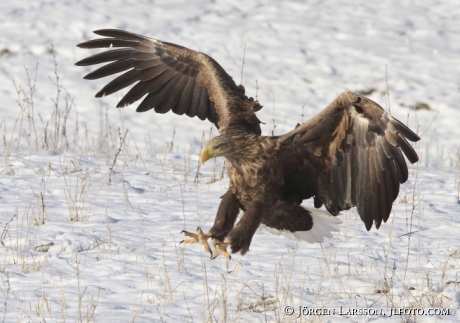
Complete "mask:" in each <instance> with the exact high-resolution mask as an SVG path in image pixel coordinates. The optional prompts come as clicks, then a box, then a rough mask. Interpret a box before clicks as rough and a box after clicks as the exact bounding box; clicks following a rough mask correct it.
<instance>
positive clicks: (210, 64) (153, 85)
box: [76, 29, 261, 133]
mask: <svg viewBox="0 0 460 323" xmlns="http://www.w3.org/2000/svg"><path fill="white" fill-rule="evenodd" d="M94 33H95V34H97V35H101V36H105V37H108V38H101V39H94V40H90V41H87V42H84V43H81V44H79V45H77V46H78V47H81V48H105V47H109V48H115V49H111V50H108V51H105V52H102V53H99V54H95V55H93V56H90V57H88V58H85V59H83V60H81V61H79V62H77V63H76V65H78V66H87V65H95V64H100V63H107V62H111V63H109V64H106V65H104V66H102V67H100V68H98V69H97V70H95V71H93V72H91V73H89V74H88V75H86V76H85V79H89V80H93V79H99V78H101V77H105V76H109V75H113V74H116V73H120V72H125V71H127V72H125V73H123V74H122V75H120V76H118V77H117V78H115V79H114V80H112V81H111V82H110V83H108V84H107V85H106V86H104V87H103V88H102V89H101V90H100V91H99V92H98V93H97V94H96V97H102V96H105V95H109V94H112V93H114V92H117V91H119V90H121V89H124V88H126V87H128V86H130V85H132V84H134V83H136V82H137V83H136V84H135V85H134V86H133V87H132V88H131V89H130V90H129V91H128V92H127V93H126V94H125V96H124V97H123V98H122V99H121V101H120V102H119V103H118V105H117V107H124V106H127V105H130V104H132V103H133V102H135V101H137V100H139V99H141V98H142V97H143V96H144V95H147V96H146V97H145V98H144V100H143V101H142V103H141V104H140V105H139V106H138V107H137V111H138V112H143V111H148V110H150V109H152V108H153V109H155V112H158V113H166V112H168V111H170V110H172V111H173V112H174V113H176V114H179V115H182V114H184V113H185V114H186V115H188V116H189V117H195V116H197V117H198V118H200V119H201V120H205V119H208V120H209V121H211V122H212V123H214V124H215V125H216V126H217V127H218V128H219V129H220V130H221V131H222V130H223V129H226V128H227V127H229V126H240V127H244V128H245V129H246V130H247V131H249V132H255V133H260V127H259V123H260V121H259V120H258V119H257V117H256V116H255V114H254V112H255V111H258V110H259V109H260V108H261V106H260V105H259V104H258V102H257V101H254V100H253V99H252V98H247V97H246V96H245V95H244V88H243V87H241V86H240V87H238V86H237V85H236V84H235V82H234V81H233V79H232V78H231V77H230V76H229V75H228V74H227V73H226V72H225V70H224V69H223V68H222V67H221V66H220V65H219V64H218V63H217V62H216V61H215V60H213V59H212V58H211V57H209V56H207V55H206V54H203V53H199V52H196V51H193V50H191V49H188V48H185V47H182V46H179V45H175V44H171V43H167V42H162V41H159V40H156V39H153V38H149V37H145V36H141V35H138V34H134V33H130V32H127V31H123V30H116V29H102V30H96V31H94Z"/></svg>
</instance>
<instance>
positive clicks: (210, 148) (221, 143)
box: [200, 135, 234, 164]
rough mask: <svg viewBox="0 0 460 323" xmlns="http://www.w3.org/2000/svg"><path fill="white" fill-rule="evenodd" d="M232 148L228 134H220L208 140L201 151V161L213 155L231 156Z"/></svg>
mask: <svg viewBox="0 0 460 323" xmlns="http://www.w3.org/2000/svg"><path fill="white" fill-rule="evenodd" d="M233 152H234V149H233V146H232V145H231V141H230V140H229V138H228V136H226V135H220V136H217V137H214V138H212V139H211V140H209V141H208V144H207V145H206V147H205V148H204V150H203V151H202V153H201V157H200V159H201V163H202V164H204V163H205V162H206V161H207V160H208V159H211V158H214V157H220V156H223V157H227V158H228V157H231V155H232V154H233Z"/></svg>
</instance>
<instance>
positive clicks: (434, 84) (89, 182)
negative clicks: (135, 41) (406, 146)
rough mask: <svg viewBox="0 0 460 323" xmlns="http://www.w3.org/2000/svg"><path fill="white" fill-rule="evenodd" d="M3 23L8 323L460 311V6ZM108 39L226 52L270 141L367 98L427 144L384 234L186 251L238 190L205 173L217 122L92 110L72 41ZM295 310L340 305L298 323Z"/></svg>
mask: <svg viewBox="0 0 460 323" xmlns="http://www.w3.org/2000/svg"><path fill="white" fill-rule="evenodd" d="M0 17H1V19H0V27H1V29H2V31H3V32H2V33H0V78H1V82H0V94H1V97H2V101H1V103H0V116H1V118H0V131H1V133H2V149H1V151H2V157H3V158H2V161H1V163H0V190H1V191H0V192H1V193H0V232H1V242H2V246H0V259H1V260H0V279H1V280H0V291H1V293H0V319H1V320H2V322H45V321H46V322H56V321H62V322H67V321H69V322H70V321H78V322H80V321H85V322H160V321H166V322H171V321H178V322H186V321H187V322H191V321H194V322H199V321H212V322H223V321H228V322H240V321H241V322H260V321H262V322H294V321H295V322H298V321H330V322H336V321H350V322H355V321H359V322H368V321H375V322H381V321H382V322H383V321H385V322H396V321H400V320H407V319H409V317H407V316H391V317H389V313H390V312H389V309H390V308H412V309H425V310H428V309H430V308H431V309H432V308H437V309H440V308H444V309H449V310H450V315H432V316H430V315H426V316H418V317H412V318H411V319H412V320H414V321H415V320H417V321H421V322H434V321H439V320H442V321H456V320H458V319H459V316H458V314H457V311H458V307H459V306H460V291H459V286H460V285H459V284H460V282H459V279H458V267H459V260H460V247H459V245H460V244H459V238H458V232H459V229H460V223H459V222H460V219H459V218H458V214H460V204H459V176H458V174H459V172H458V169H459V168H458V167H459V166H458V149H459V141H458V138H459V137H460V128H459V120H460V110H459V109H458V107H459V102H460V100H459V95H460V91H459V79H458V75H459V72H460V58H459V56H458V53H459V52H460V34H459V33H458V30H460V19H459V18H460V11H459V10H458V6H457V5H456V4H455V2H449V1H439V0H428V1H424V2H423V3H422V2H421V1H419V2H416V1H411V0H399V1H396V0H387V1H379V2H369V1H363V0H353V1H340V0H335V1H310V2H307V3H304V2H302V1H283V2H282V1H274V0H268V1H267V0H266V1H260V0H254V1H231V2H230V1H229V2H223V1H185V0H184V1H179V0H174V1H128V0H113V1H98V2H96V1H88V0H81V1H67V0H65V1H50V0H48V1H45V0H37V1H33V2H31V1H14V2H13V1H3V2H1V3H0ZM101 28H120V29H126V30H129V31H133V32H136V33H139V34H144V35H147V36H151V37H155V38H158V39H161V40H165V41H169V42H173V43H177V44H181V45H184V46H187V47H190V48H193V49H196V50H199V51H202V52H205V53H207V54H209V55H211V56H212V57H214V58H215V59H216V60H217V61H218V62H219V63H220V64H221V65H222V66H223V67H224V68H225V69H226V70H227V72H228V73H229V74H230V75H232V76H233V77H234V79H235V80H236V82H237V83H239V82H240V79H241V78H242V83H243V84H244V85H245V87H246V93H247V94H249V95H250V96H254V97H256V96H257V99H258V100H259V101H260V102H261V104H262V105H264V108H263V109H262V110H261V111H260V112H259V113H258V116H259V118H260V119H261V120H262V121H264V122H265V125H264V126H263V132H264V133H265V134H271V133H272V132H273V133H274V134H282V133H285V132H287V131H289V130H292V128H293V127H294V126H295V125H296V124H297V123H298V122H302V121H306V120H307V119H308V118H311V117H312V116H314V115H316V114H317V113H318V112H319V111H321V109H323V108H324V107H326V105H327V104H328V103H330V102H331V101H332V100H333V99H334V97H335V96H336V95H337V94H339V93H341V92H343V91H345V90H351V91H367V92H371V93H370V94H369V97H370V98H371V99H373V100H375V101H377V102H379V103H380V104H381V105H382V106H383V107H384V108H385V109H387V110H389V111H390V112H391V114H392V115H393V116H395V117H396V118H398V119H400V120H401V121H402V122H404V123H407V124H408V125H409V126H410V127H411V128H412V129H414V130H416V131H417V132H418V133H419V134H420V135H421V137H422V140H421V141H420V143H417V144H416V145H415V148H416V150H417V151H418V153H419V155H420V162H419V163H418V164H417V165H415V166H411V167H410V176H409V180H408V182H407V183H406V184H404V185H403V186H402V187H401V192H400V195H399V197H398V199H397V200H396V201H395V204H394V207H393V213H392V215H391V217H390V219H389V221H388V223H386V224H383V225H382V227H381V228H380V229H379V230H375V229H373V230H372V231H370V232H367V231H366V230H365V227H364V225H363V223H362V222H361V220H360V219H359V216H358V215H357V214H356V211H355V210H351V211H349V212H343V214H342V215H341V218H340V219H341V220H343V221H344V223H343V224H342V225H341V231H340V232H339V233H334V235H333V238H331V239H328V240H326V241H325V242H324V243H322V244H314V245H311V244H307V243H305V242H296V241H292V240H289V239H287V238H285V237H283V236H275V235H272V234H270V233H269V232H267V231H266V230H258V231H257V233H256V235H255V236H254V238H253V241H252V244H251V249H250V252H248V253H247V254H246V255H245V256H240V255H234V256H233V258H232V260H231V261H229V262H227V261H226V260H225V259H224V258H223V257H218V258H217V259H215V260H213V261H211V260H209V255H208V254H206V253H205V252H203V250H202V248H201V247H200V246H199V245H186V246H185V247H184V246H182V245H180V244H179V242H180V241H181V240H182V239H183V237H182V236H181V235H180V231H181V230H182V229H186V230H190V231H193V230H195V228H196V227H197V226H201V227H203V229H204V230H205V229H209V228H210V227H211V225H212V223H213V220H214V216H215V212H216V210H217V207H218V203H219V197H220V196H222V194H223V193H224V192H225V190H226V188H227V185H228V181H227V179H226V177H224V178H223V179H221V174H222V167H223V164H222V161H221V160H217V161H210V162H208V163H207V164H206V165H204V166H202V167H201V168H200V169H198V168H197V167H198V156H199V152H200V148H201V144H202V140H203V138H208V137H209V136H210V135H211V136H212V135H215V134H216V130H215V129H213V130H212V133H211V134H210V129H211V126H210V124H209V123H207V122H201V121H199V120H198V119H190V118H187V117H179V116H176V115H173V114H169V115H168V114H166V115H156V114H154V113H152V112H150V113H146V114H143V115H140V114H136V113H135V112H134V108H135V106H132V107H127V108H124V109H116V108H115V105H116V102H117V100H119V99H120V98H121V93H120V94H117V95H112V96H109V97H104V98H102V99H95V98H94V94H95V93H96V92H97V90H99V89H100V88H101V87H102V86H103V85H104V84H105V80H102V81H101V80H98V81H85V80H83V79H82V78H83V76H84V75H85V74H86V73H88V72H89V71H90V70H91V68H82V67H76V66H74V63H75V62H76V61H78V60H80V59H82V58H84V57H86V56H88V55H89V54H91V53H92V51H88V50H82V49H78V48H77V47H76V46H75V45H76V44H78V43H80V42H83V41H85V40H88V39H90V38H93V34H92V33H91V31H92V30H96V29H101ZM51 45H52V46H53V48H54V53H55V55H53V51H52V50H51ZM243 56H244V69H243V73H242V66H243ZM55 62H56V64H57V67H56V69H55ZM241 75H242V76H241ZM57 88H59V92H58V91H57ZM18 92H19V94H18ZM420 103H423V104H427V105H428V107H429V108H430V110H427V109H419V110H416V109H415V108H414V107H415V106H416V104H417V105H418V106H421V105H420ZM66 110H68V113H66ZM65 118H67V119H66V120H64V119H65ZM64 125H65V126H66V127H65V130H66V132H65V135H63V134H62V130H63V126H64ZM45 129H46V132H45ZM126 130H128V132H126ZM125 133H126V139H125V142H124V146H123V149H122V150H121V152H119V153H118V148H119V146H120V137H121V138H123V136H124V135H125ZM45 136H46V140H44V138H45ZM117 153H118V154H117ZM115 156H117V157H115ZM114 159H116V161H115V163H114ZM112 170H113V171H112ZM197 173H198V175H197ZM195 179H196V180H195ZM109 181H110V184H109ZM305 205H310V206H311V202H310V201H306V202H305ZM285 306H294V310H295V313H294V315H292V316H288V315H285V314H284V307H285ZM299 306H306V307H308V308H329V309H334V310H335V311H336V313H335V314H334V315H331V316H326V315H324V316H301V317H299V318H296V317H297V316H298V315H299ZM341 306H342V309H353V308H361V309H362V308H374V309H382V310H383V311H384V312H385V313H386V314H387V315H386V316H383V315H340V314H338V311H339V310H340V309H341ZM342 313H343V311H342Z"/></svg>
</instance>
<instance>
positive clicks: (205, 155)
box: [200, 147, 217, 164]
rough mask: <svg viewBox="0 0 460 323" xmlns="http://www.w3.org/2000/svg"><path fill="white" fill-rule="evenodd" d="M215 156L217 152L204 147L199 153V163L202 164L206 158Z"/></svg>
mask: <svg viewBox="0 0 460 323" xmlns="http://www.w3.org/2000/svg"><path fill="white" fill-rule="evenodd" d="M216 156H217V152H216V151H214V150H212V149H211V148H209V147H206V148H205V149H204V150H203V152H202V153H201V156H200V160H201V163H202V164H204V163H205V162H206V161H207V160H208V159H211V158H213V157H216Z"/></svg>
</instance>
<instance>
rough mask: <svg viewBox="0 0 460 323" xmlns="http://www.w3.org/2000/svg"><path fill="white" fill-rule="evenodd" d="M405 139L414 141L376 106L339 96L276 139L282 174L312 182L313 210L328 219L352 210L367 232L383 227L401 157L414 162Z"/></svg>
mask: <svg viewBox="0 0 460 323" xmlns="http://www.w3.org/2000/svg"><path fill="white" fill-rule="evenodd" d="M406 139H408V140H410V141H418V140H419V139H420V138H419V136H417V135H416V134H415V133H414V132H412V131H411V130H410V129H409V128H407V127H406V126H405V125H404V124H402V123H401V122H400V121H398V120H397V119H395V118H393V117H392V116H391V115H389V114H388V113H386V112H385V111H384V110H383V109H382V108H381V107H380V106H379V105H378V104H377V103H375V102H373V101H371V100H369V99H367V98H365V97H362V96H360V95H357V94H355V93H351V92H345V93H342V94H340V95H339V96H338V97H337V98H336V99H335V100H334V101H333V102H332V103H331V104H330V105H329V106H328V107H327V108H326V109H324V110H323V111H322V112H321V113H320V114H318V115H317V116H316V117H314V118H313V119H311V120H309V121H308V122H306V123H304V124H303V125H300V126H298V127H297V128H295V129H294V130H293V131H291V132H289V133H287V134H285V135H283V136H281V137H279V139H278V140H279V141H280V144H281V149H284V150H285V151H284V152H283V153H281V154H280V155H281V156H282V157H281V160H280V161H281V162H282V163H283V166H284V167H283V168H284V170H285V172H292V173H293V174H296V175H295V176H296V177H298V178H304V179H305V178H308V179H310V180H314V181H315V180H316V182H315V183H314V186H315V187H314V190H315V191H316V194H315V195H316V196H315V206H320V205H321V202H322V203H324V205H325V206H326V208H327V210H328V211H329V212H331V213H332V214H334V215H337V214H338V213H339V212H340V211H342V210H347V209H349V208H351V207H353V206H356V207H357V208H358V213H359V215H360V217H361V219H362V220H363V222H364V223H365V224H366V228H367V229H368V230H370V228H371V227H372V223H374V222H375V225H376V227H377V228H378V227H379V226H380V224H381V223H382V221H384V222H386V220H387V219H388V217H389V215H390V212H391V207H392V204H393V201H394V200H395V199H396V197H397V196H398V193H399V185H400V183H404V182H405V181H406V180H407V178H408V169H407V165H406V162H405V160H404V157H403V154H402V153H404V155H406V157H407V158H408V159H409V161H410V162H411V163H415V162H417V161H418V156H417V153H416V152H415V151H414V149H413V148H412V146H411V145H410V144H409V143H408V142H407V140H406ZM305 172H306V174H303V173H305ZM307 173H308V174H307ZM287 175H288V176H289V175H290V174H287ZM291 177H292V176H291ZM287 185H288V184H287ZM309 185H310V184H309ZM287 189H288V190H289V188H287ZM306 197H307V196H305V197H302V198H306ZM308 197H309V196H308Z"/></svg>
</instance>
